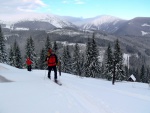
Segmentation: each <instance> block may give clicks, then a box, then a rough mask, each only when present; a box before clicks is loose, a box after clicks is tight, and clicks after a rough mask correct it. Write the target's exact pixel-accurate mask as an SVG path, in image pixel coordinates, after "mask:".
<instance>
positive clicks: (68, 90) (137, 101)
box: [0, 64, 150, 113]
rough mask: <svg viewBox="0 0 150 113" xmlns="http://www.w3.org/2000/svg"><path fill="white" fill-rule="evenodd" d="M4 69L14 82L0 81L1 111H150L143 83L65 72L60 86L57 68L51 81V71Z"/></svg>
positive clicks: (21, 112)
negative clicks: (109, 80) (105, 79)
mask: <svg viewBox="0 0 150 113" xmlns="http://www.w3.org/2000/svg"><path fill="white" fill-rule="evenodd" d="M0 70H1V71H0V75H1V78H2V79H3V78H5V79H9V80H11V81H13V82H6V83H0V91H1V93H0V113H141V111H142V112H143V113H150V112H149V111H150V109H147V108H149V107H148V106H149V104H150V94H149V93H148V91H149V89H144V88H146V87H143V86H142V85H139V84H137V85H136V84H133V83H123V82H120V83H116V85H111V82H108V81H104V80H100V79H92V78H84V77H83V78H80V77H78V76H74V75H70V74H66V73H62V76H61V77H58V79H59V80H60V81H61V83H62V86H59V85H57V84H56V83H54V82H53V79H54V77H53V75H54V73H53V71H52V73H51V75H52V76H51V79H52V80H49V79H48V78H47V70H33V71H31V72H28V71H27V70H25V69H23V70H21V69H16V68H13V67H11V66H6V67H5V65H3V66H1V64H0ZM139 91H140V92H139ZM120 100H121V101H120ZM130 100H132V101H130ZM128 104H129V105H128ZM143 104H144V105H145V107H144V106H143V108H142V109H139V106H141V105H143ZM130 105H134V106H130ZM127 107H128V108H127ZM145 108H146V111H144V110H145ZM134 109H135V110H134Z"/></svg>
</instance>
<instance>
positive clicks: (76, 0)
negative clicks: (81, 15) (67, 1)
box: [74, 0, 85, 4]
mask: <svg viewBox="0 0 150 113" xmlns="http://www.w3.org/2000/svg"><path fill="white" fill-rule="evenodd" d="M74 2H75V4H84V3H85V2H83V1H81V0H75V1H74Z"/></svg>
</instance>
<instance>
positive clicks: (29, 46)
mask: <svg viewBox="0 0 150 113" xmlns="http://www.w3.org/2000/svg"><path fill="white" fill-rule="evenodd" d="M25 49H26V55H25V58H27V57H30V59H31V60H32V63H33V64H32V68H34V69H36V68H38V59H37V55H36V52H35V46H34V41H33V39H32V37H31V36H30V38H28V39H27V43H26V47H25Z"/></svg>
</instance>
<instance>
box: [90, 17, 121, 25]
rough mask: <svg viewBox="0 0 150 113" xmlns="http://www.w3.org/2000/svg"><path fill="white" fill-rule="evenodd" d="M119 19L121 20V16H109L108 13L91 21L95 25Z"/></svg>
mask: <svg viewBox="0 0 150 113" xmlns="http://www.w3.org/2000/svg"><path fill="white" fill-rule="evenodd" d="M117 20H119V18H116V17H113V16H108V15H102V16H98V17H96V18H95V19H94V20H93V21H92V22H91V23H93V24H94V25H100V24H104V23H111V22H114V21H117Z"/></svg>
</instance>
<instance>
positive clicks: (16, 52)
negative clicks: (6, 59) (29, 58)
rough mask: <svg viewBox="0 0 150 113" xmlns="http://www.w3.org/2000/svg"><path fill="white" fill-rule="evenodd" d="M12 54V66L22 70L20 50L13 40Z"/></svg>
mask: <svg viewBox="0 0 150 113" xmlns="http://www.w3.org/2000/svg"><path fill="white" fill-rule="evenodd" d="M13 53H14V56H13V58H14V66H15V67H17V68H22V66H23V65H22V57H21V52H20V48H19V46H18V43H17V41H16V40H15V42H14V46H13Z"/></svg>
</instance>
